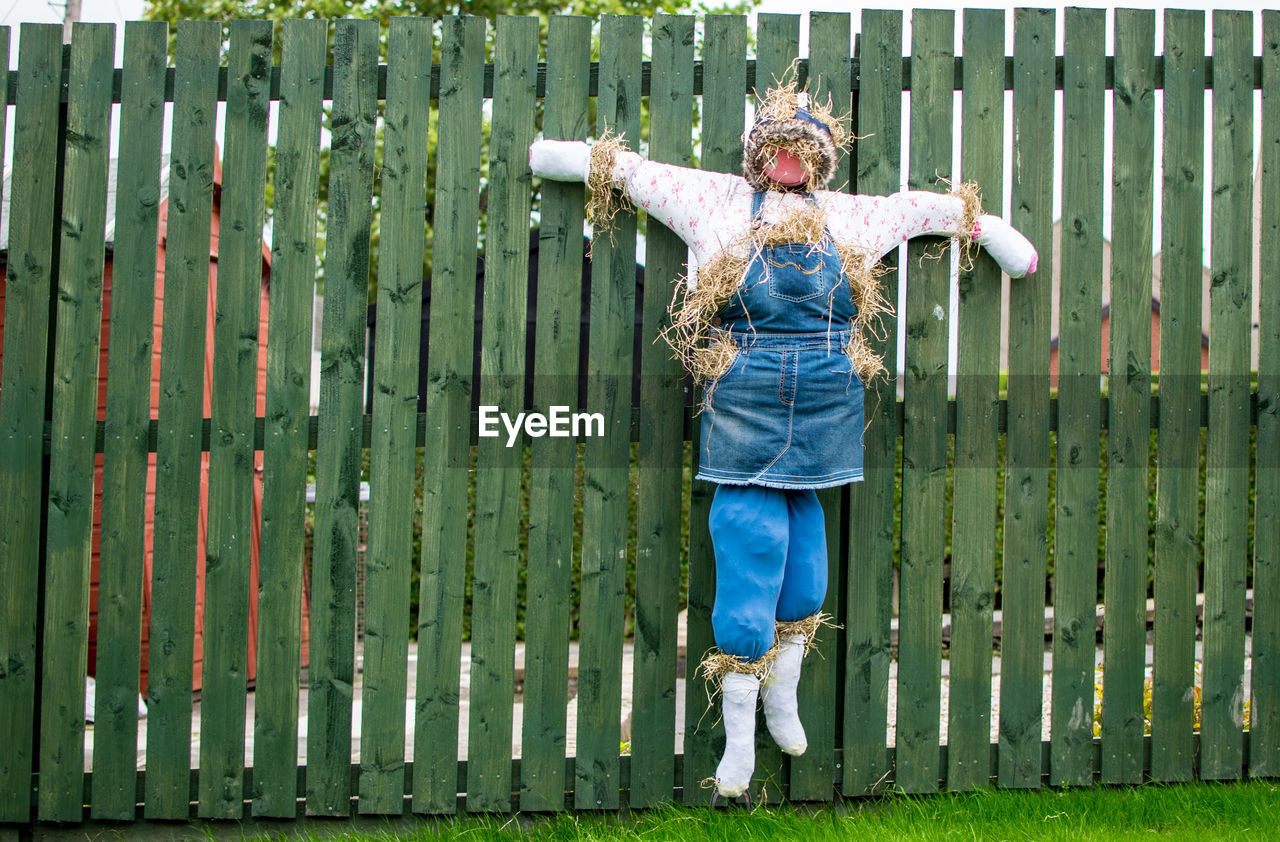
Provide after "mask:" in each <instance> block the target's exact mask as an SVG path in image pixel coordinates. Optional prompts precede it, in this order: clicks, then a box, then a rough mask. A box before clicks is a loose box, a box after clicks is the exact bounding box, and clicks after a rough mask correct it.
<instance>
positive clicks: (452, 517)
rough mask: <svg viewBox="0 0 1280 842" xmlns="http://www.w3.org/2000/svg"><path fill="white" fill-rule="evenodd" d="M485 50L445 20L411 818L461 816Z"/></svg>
mask: <svg viewBox="0 0 1280 842" xmlns="http://www.w3.org/2000/svg"><path fill="white" fill-rule="evenodd" d="M484 48H485V20H484V18H481V17H453V16H451V17H446V18H445V19H444V22H443V43H442V46H441V74H440V78H441V79H443V80H447V82H448V83H447V84H443V85H442V86H441V89H440V107H439V118H438V119H439V126H440V142H439V146H438V147H437V153H436V194H435V203H434V204H435V207H434V212H435V217H434V220H435V228H434V230H435V242H434V244H433V245H434V249H433V254H432V283H431V287H432V296H431V313H432V316H433V319H432V322H433V324H432V327H431V335H430V337H429V339H428V342H429V346H428V357H427V390H428V391H427V417H426V427H427V440H428V441H431V442H434V446H432V447H428V448H427V449H426V453H425V458H426V463H425V465H426V467H425V470H424V476H425V485H424V487H423V507H422V579H421V584H420V596H419V600H418V679H417V684H418V687H417V697H418V703H417V704H418V706H417V711H416V716H417V722H416V724H415V730H414V743H413V759H414V764H413V810H414V812H418V813H452V812H454V811H455V810H456V809H457V796H458V776H457V770H458V715H459V682H460V679H461V672H460V670H461V651H462V608H463V603H464V600H465V597H466V594H465V585H466V576H465V574H466V545H467V509H468V504H467V485H468V474H469V468H470V464H471V461H470V460H471V456H470V454H471V392H472V389H473V384H472V382H471V371H472V369H471V363H472V352H473V343H474V339H473V337H474V331H475V294H476V286H475V285H476V225H477V220H478V217H479V212H480V211H479V202H480V194H479V183H480V140H481V138H480V124H481V118H482V115H481V110H480V106H481V97H482V93H483V84H484V51H485V50H484Z"/></svg>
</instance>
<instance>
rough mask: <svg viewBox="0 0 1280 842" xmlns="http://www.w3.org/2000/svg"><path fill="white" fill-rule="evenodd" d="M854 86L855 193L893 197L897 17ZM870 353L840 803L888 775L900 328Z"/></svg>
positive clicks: (871, 47)
mask: <svg viewBox="0 0 1280 842" xmlns="http://www.w3.org/2000/svg"><path fill="white" fill-rule="evenodd" d="M860 68H861V72H860V76H861V81H860V83H859V88H858V114H857V121H858V126H859V127H860V130H861V131H864V132H865V131H867V129H868V127H870V126H875V127H876V129H875V134H873V135H871V136H870V137H868V138H866V139H865V140H861V141H859V142H858V144H857V145H856V146H855V147H854V153H855V154H856V156H857V159H856V160H857V163H856V166H855V170H856V172H857V181H858V190H859V191H860V192H862V193H867V194H880V195H884V194H888V193H892V192H894V191H896V190H897V189H898V178H899V167H900V164H901V159H902V151H901V148H900V144H899V135H900V133H901V127H902V117H901V114H902V13H901V12H900V11H896V10H875V11H872V10H867V11H865V12H864V13H863V15H862V55H861V63H860ZM885 267H886V268H887V269H889V270H890V271H888V272H887V273H886V274H885V275H884V276H883V277H882V278H881V284H882V286H883V290H882V294H883V295H884V297H885V300H887V301H891V302H896V301H897V300H898V283H899V278H898V273H897V271H896V268H897V266H896V260H895V259H894V258H893V257H892V256H890V257H889V258H887V259H886V260H885ZM872 346H873V348H874V350H875V352H876V353H877V354H880V355H881V356H882V357H883V358H884V364H885V368H886V369H887V370H888V371H889V378H885V379H882V380H879V381H878V382H876V383H874V384H872V385H871V386H870V387H869V388H868V390H867V391H868V395H867V398H868V404H867V405H868V407H869V408H870V409H871V412H870V414H869V418H870V420H869V422H868V424H867V430H866V432H865V433H864V435H863V444H864V447H865V456H864V460H865V468H864V471H863V474H864V477H865V478H864V480H863V481H862V482H861V483H859V484H857V485H855V486H853V488H852V489H851V490H850V495H849V498H850V514H849V520H850V523H854V524H857V528H856V529H850V535H849V585H848V594H847V606H848V607H847V609H846V613H847V618H848V619H847V621H846V625H847V631H846V642H847V646H846V652H845V694H844V698H845V704H844V786H843V792H844V794H845V795H859V794H863V793H868V792H873V791H878V790H879V789H880V788H881V787H882V786H883V785H884V783H885V781H886V780H887V779H888V777H889V775H890V773H891V770H890V767H889V757H888V751H887V748H886V737H887V734H886V726H887V723H888V716H889V713H888V704H889V660H890V652H889V620H890V613H891V611H892V607H893V601H892V587H893V533H894V526H893V509H894V501H893V496H894V495H893V486H894V461H895V458H896V457H895V455H894V449H895V443H896V439H897V395H896V382H895V380H894V379H890V378H892V377H893V372H895V371H897V365H898V353H897V348H898V344H897V319H894V318H886V319H885V320H884V331H883V336H882V337H881V338H880V339H879V340H878V341H876V342H873V343H872Z"/></svg>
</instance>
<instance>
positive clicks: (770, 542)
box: [530, 81, 1037, 803]
mask: <svg viewBox="0 0 1280 842" xmlns="http://www.w3.org/2000/svg"><path fill="white" fill-rule="evenodd" d="M796 88H797V86H796V83H795V82H794V81H793V82H791V83H790V84H785V85H779V86H778V87H776V88H773V89H771V90H770V91H769V92H768V93H767V95H766V96H765V97H764V99H763V100H762V101H761V102H760V103H759V104H758V106H757V109H756V115H755V119H754V123H753V125H752V126H751V128H750V129H749V130H748V132H747V134H746V137H745V139H744V140H745V142H744V153H743V160H742V173H743V174H742V176H736V175H728V174H722V173H715V172H706V171H702V170H696V169H689V168H685V167H678V166H672V165H668V164H660V163H655V162H653V161H647V160H645V159H643V158H642V157H640V156H639V155H637V154H635V153H633V152H629V151H627V150H626V149H625V148H623V147H622V146H621V144H620V143H619V142H618V140H617V139H616V138H611V137H610V136H609V135H608V133H606V134H605V136H603V137H602V138H601V139H599V140H597V141H596V142H595V144H594V145H590V146H589V145H588V144H586V143H582V142H575V141H550V140H540V141H536V142H535V143H534V144H533V145H532V147H531V149H530V166H531V168H532V170H533V172H534V174H536V175H540V176H542V177H543V178H549V179H554V180H561V181H583V182H585V183H586V184H587V185H588V186H589V187H590V188H591V190H592V196H591V199H590V204H589V206H588V217H589V218H590V219H592V220H593V221H594V222H595V224H596V233H597V234H598V233H599V232H600V230H601V228H602V227H603V226H605V225H606V224H607V222H608V219H609V217H610V216H612V214H613V213H614V212H615V211H616V210H617V209H618V207H619V205H620V204H621V202H622V201H629V202H630V204H632V205H634V206H635V207H638V208H641V209H643V210H644V211H645V212H647V213H648V214H649V216H650V217H651V218H653V219H656V220H658V221H659V222H661V223H662V224H663V225H665V226H667V228H669V229H671V230H672V231H673V232H675V233H676V234H677V235H678V236H679V237H680V238H681V239H682V240H684V242H685V243H686V244H687V245H688V246H689V250H690V258H691V267H690V272H689V274H688V277H687V278H686V280H685V281H684V282H683V283H682V284H680V285H679V287H678V289H677V291H676V295H675V297H674V299H673V301H672V305H671V311H670V314H671V319H670V324H669V325H668V327H667V328H666V330H665V331H664V338H665V339H666V340H667V341H668V342H669V343H670V344H671V346H672V348H673V349H674V350H675V352H676V353H677V354H678V355H679V356H680V358H681V359H682V361H683V362H684V363H685V365H686V367H687V368H688V369H689V370H690V371H691V372H692V373H693V374H694V375H695V377H697V378H698V379H699V380H700V381H701V382H702V383H703V384H704V390H703V401H702V406H701V425H702V436H701V446H700V449H699V454H698V459H699V470H698V473H697V479H701V480H707V481H710V482H713V483H716V484H717V486H716V490H715V495H714V498H713V501H712V504H711V514H710V531H711V538H712V542H713V545H714V549H715V565H716V581H717V583H718V584H717V588H716V596H715V604H714V608H713V610H712V615H711V623H712V628H713V631H714V634H715V642H716V647H717V649H718V651H713V652H712V653H711V654H710V655H709V656H708V657H707V658H706V659H705V660H704V661H703V663H702V665H701V669H702V671H703V673H704V675H706V676H707V678H708V680H709V681H710V682H711V684H712V686H713V687H714V686H717V685H718V687H719V690H720V696H721V705H722V710H723V721H724V729H725V749H724V754H723V756H722V759H721V760H720V763H719V766H718V767H717V769H716V776H715V793H713V796H712V802H713V803H714V802H715V800H716V797H717V796H724V797H726V798H736V797H737V796H740V795H743V794H745V793H747V788H748V786H749V784H750V782H751V774H752V771H753V769H754V766H755V724H756V708H757V705H758V704H761V705H762V706H763V708H764V714H765V721H766V723H767V725H768V728H769V733H770V734H771V735H772V737H773V739H774V740H775V741H776V742H777V744H778V745H779V746H780V747H781V749H782V750H783V751H784V752H786V753H787V754H791V755H800V754H803V753H804V751H805V749H806V747H807V743H806V739H805V732H804V727H803V726H802V724H801V722H800V718H799V715H798V712H797V705H796V686H797V684H798V682H799V680H800V667H801V661H802V659H803V657H804V655H805V654H806V653H807V651H808V649H809V648H810V647H811V646H812V643H813V639H814V634H815V633H816V632H817V630H818V628H819V627H820V626H821V625H823V624H824V623H826V622H827V621H828V618H827V617H826V616H825V615H824V614H822V613H821V607H822V603H823V599H824V597H825V594H826V588H827V547H826V531H825V526H824V522H823V513H822V507H821V505H820V504H819V502H818V498H817V495H816V493H815V491H816V489H820V488H827V487H831V486H837V485H843V484H846V483H851V482H858V481H859V480H861V479H862V451H863V447H862V435H863V430H864V428H865V420H864V408H863V396H864V392H865V386H866V384H867V383H869V382H870V381H871V379H872V378H874V377H877V376H879V375H881V374H883V371H884V367H883V363H882V360H881V359H880V357H879V356H878V355H876V354H875V352H874V351H873V350H872V348H871V345H870V343H869V341H868V338H869V337H870V336H872V335H874V333H875V331H876V330H877V328H878V321H879V318H880V316H881V315H882V314H884V313H886V312H887V311H888V310H889V304H888V302H886V301H885V300H884V299H883V298H882V297H881V294H880V289H879V284H878V279H877V271H876V267H877V265H878V264H879V261H880V259H881V258H882V257H883V256H884V255H885V254H887V253H888V252H890V251H892V250H894V249H895V248H896V247H897V246H898V245H899V244H901V243H902V242H904V241H906V240H908V239H910V238H912V237H918V236H923V235H942V236H950V237H957V238H959V239H960V241H961V242H962V243H963V244H964V245H965V246H966V247H967V246H968V245H969V244H970V243H976V244H978V245H981V246H982V247H983V248H985V249H986V250H987V252H988V253H989V254H991V256H992V257H994V258H995V260H996V262H997V263H999V265H1000V267H1001V268H1002V269H1003V270H1004V271H1005V272H1006V273H1008V274H1009V275H1010V276H1012V277H1015V278H1016V277H1021V276H1023V275H1026V274H1028V273H1030V272H1034V271H1035V267H1036V259H1037V258H1036V251H1035V249H1034V248H1033V247H1032V245H1031V243H1029V242H1028V241H1027V240H1026V238H1025V237H1023V236H1022V235H1021V234H1020V233H1018V232H1017V231H1016V230H1015V229H1013V228H1012V227H1011V226H1010V225H1009V224H1008V223H1006V222H1005V221H1004V220H1002V219H1001V218H999V217H997V216H991V215H984V214H982V212H981V209H980V205H979V199H978V193H977V189H976V186H975V185H971V184H970V185H961V186H960V187H959V188H957V189H955V190H953V191H952V192H950V193H948V194H938V193H932V192H926V191H908V192H903V193H896V194H894V195H891V196H859V195H850V194H845V193H838V192H831V191H827V190H824V189H823V188H825V187H826V186H827V184H828V183H829V182H830V181H831V179H832V177H833V176H834V175H835V171H836V161H837V155H838V152H839V150H841V149H842V148H844V147H845V146H846V145H847V143H848V142H849V140H850V138H849V136H848V134H847V133H846V131H845V129H844V127H843V126H842V122H841V120H840V119H839V118H838V117H837V116H835V115H833V113H832V111H831V106H830V102H828V103H827V104H825V105H823V104H822V103H813V102H811V101H810V100H809V98H808V95H807V94H805V93H804V92H801V91H797V89H796ZM749 797H750V796H749V794H748V798H749Z"/></svg>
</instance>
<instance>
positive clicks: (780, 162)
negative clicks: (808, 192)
mask: <svg viewBox="0 0 1280 842" xmlns="http://www.w3.org/2000/svg"><path fill="white" fill-rule="evenodd" d="M764 175H765V178H768V179H769V180H770V181H773V182H777V183H778V184H779V185H780V186H782V187H784V188H787V187H799V186H800V185H802V184H805V183H807V182H808V181H809V168H808V167H807V166H805V163H804V161H802V160H800V158H798V157H796V155H795V154H794V153H792V152H791V150H789V149H777V150H775V151H774V153H773V156H772V160H769V161H766V162H765V166H764Z"/></svg>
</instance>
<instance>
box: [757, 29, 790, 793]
mask: <svg viewBox="0 0 1280 842" xmlns="http://www.w3.org/2000/svg"><path fill="white" fill-rule="evenodd" d="M799 42H800V17H799V15H783V14H762V15H760V16H759V17H758V18H757V20H756V79H755V95H756V101H757V102H758V101H759V100H760V99H762V98H763V97H764V96H765V93H766V91H768V90H769V88H771V87H773V85H774V84H775V80H780V79H782V78H783V77H785V76H786V75H787V70H788V68H789V67H790V66H791V62H792V61H793V60H794V59H795V58H796V56H797V55H798V54H799V50H800V43H799ZM759 720H760V721H759V726H763V725H764V719H763V714H761V715H760V717H759ZM759 726H757V727H756V768H755V779H756V781H757V782H758V783H759V784H760V785H761V787H762V789H763V791H764V795H765V799H766V800H768V801H771V802H775V803H776V802H777V801H778V800H779V799H780V798H781V796H782V795H783V793H784V790H785V789H787V786H788V781H787V766H786V764H784V762H783V754H782V749H780V748H778V744H777V743H775V742H774V741H773V738H772V737H771V736H769V730H768V729H767V728H764V727H759Z"/></svg>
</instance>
